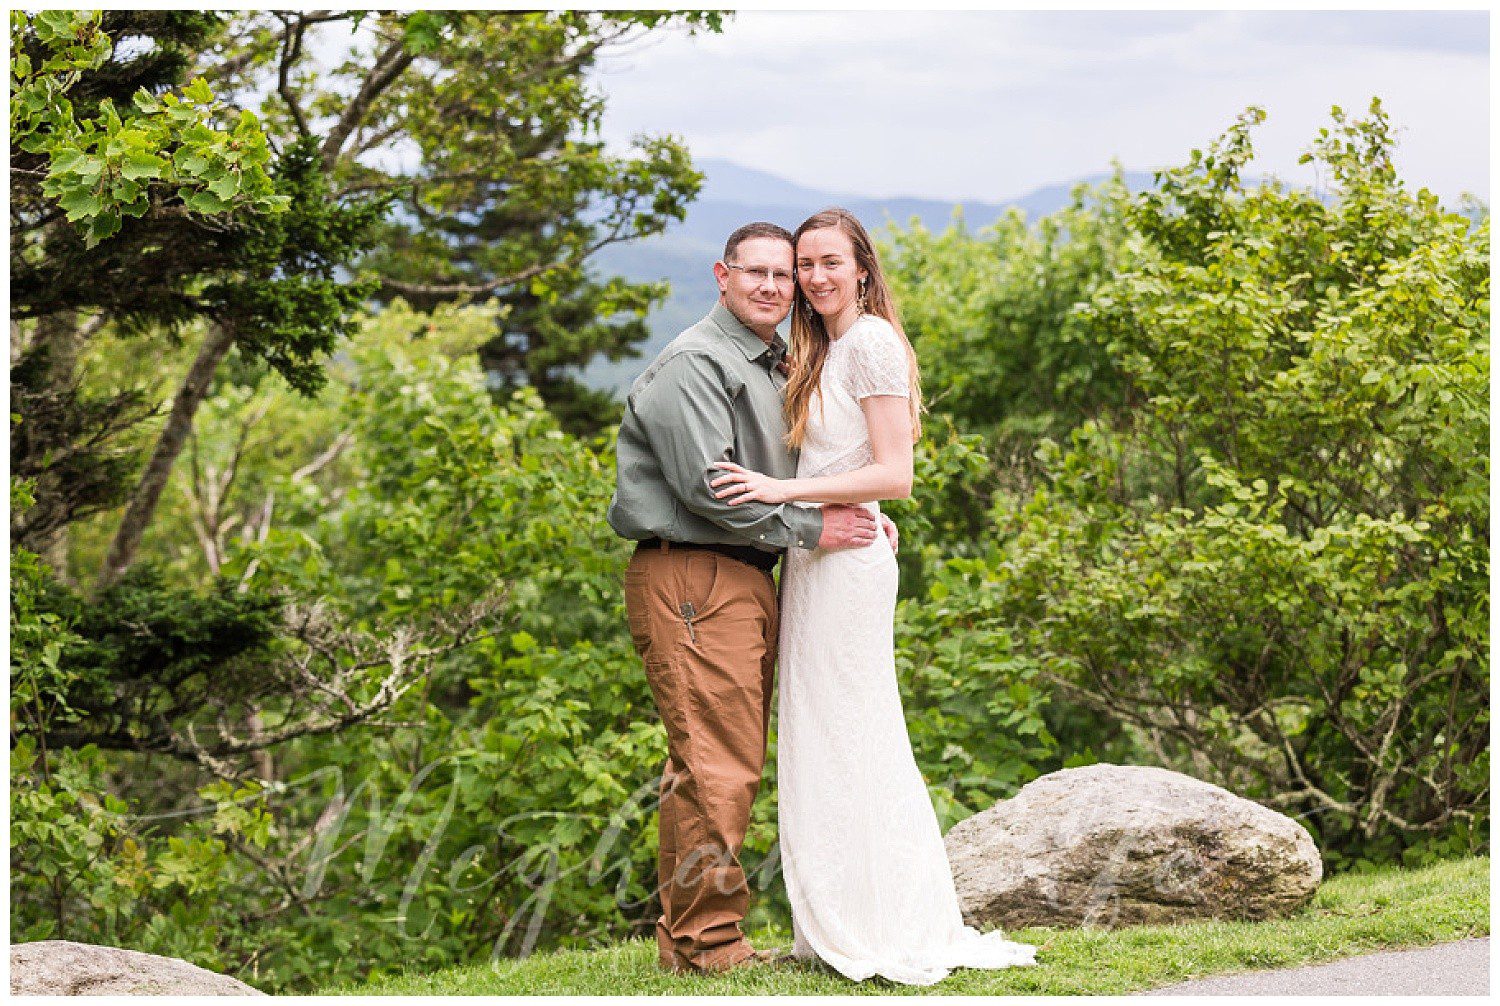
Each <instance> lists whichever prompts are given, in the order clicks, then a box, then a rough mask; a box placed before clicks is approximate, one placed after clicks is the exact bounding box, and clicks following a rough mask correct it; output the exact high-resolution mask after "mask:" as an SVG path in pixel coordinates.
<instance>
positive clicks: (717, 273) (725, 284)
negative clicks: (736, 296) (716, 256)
mask: <svg viewBox="0 0 1500 1006" xmlns="http://www.w3.org/2000/svg"><path fill="white" fill-rule="evenodd" d="M714 279H715V280H717V281H718V284H719V292H720V293H725V292H727V291H728V289H729V267H728V266H726V265H725V264H724V262H723V261H722V260H720V261H718V262H715V263H714Z"/></svg>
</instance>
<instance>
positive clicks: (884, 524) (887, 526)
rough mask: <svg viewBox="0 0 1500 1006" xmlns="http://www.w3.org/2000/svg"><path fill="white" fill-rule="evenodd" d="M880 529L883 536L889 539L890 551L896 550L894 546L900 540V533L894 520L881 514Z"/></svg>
mask: <svg viewBox="0 0 1500 1006" xmlns="http://www.w3.org/2000/svg"><path fill="white" fill-rule="evenodd" d="M880 529H881V530H882V531H884V532H885V536H886V537H887V538H889V539H890V540H891V551H892V552H894V551H896V546H897V545H898V544H899V543H900V541H901V534H900V532H899V531H897V530H896V522H895V521H893V520H891V519H890V518H889V517H887V516H886V515H885V514H881V515H880Z"/></svg>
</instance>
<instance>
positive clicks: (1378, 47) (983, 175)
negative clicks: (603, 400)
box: [597, 12, 1489, 200]
mask: <svg viewBox="0 0 1500 1006" xmlns="http://www.w3.org/2000/svg"><path fill="white" fill-rule="evenodd" d="M1487 38H1488V19H1487V15H1485V14H1482V13H1479V14H1474V13H1457V14H1454V13H1449V14H1418V13H1413V12H1327V13H1305V14H1303V13H1270V12H1267V13H1259V12H1206V13H1144V12H1143V13H1123V12H1068V13H1056V14H1040V13H1020V12H967V13H942V14H915V13H898V12H866V13H861V14H854V13H851V14H842V13H836V14H827V13H819V14H792V13H741V14H738V15H736V16H735V17H733V18H731V19H729V20H728V21H727V23H726V26H725V29H724V32H723V33H722V34H720V35H717V36H714V35H708V36H698V37H696V38H691V39H690V38H687V37H686V36H685V35H676V36H673V35H668V36H665V37H659V38H656V39H655V40H653V41H650V42H648V43H646V44H644V45H642V46H640V47H638V48H636V49H635V50H634V51H633V52H631V53H628V54H625V55H619V56H615V57H612V58H610V59H608V60H606V61H605V63H604V64H603V65H602V66H601V70H600V73H599V75H598V77H597V83H598V84H599V86H600V87H602V88H603V90H604V91H605V93H606V94H607V96H608V98H609V112H608V115H607V117H606V124H605V132H606V137H607V138H609V139H610V141H611V142H616V143H623V142H624V141H625V140H626V139H628V137H629V136H630V135H631V134H633V133H638V132H648V133H662V132H673V133H677V134H679V135H681V136H683V137H684V138H685V139H686V140H687V142H688V145H689V147H690V149H692V151H693V152H694V153H695V154H696V155H699V156H704V157H718V158H724V159H728V160H732V161H736V162H738V163H740V164H744V165H746V166H749V167H756V168H761V169H763V170H767V171H772V172H775V173H777V174H780V175H783V176H784V177H787V178H789V179H791V180H792V181H795V182H799V183H802V184H807V185H815V186H818V187H821V188H834V189H837V190H840V191H848V192H851V193H858V194H867V195H871V196H890V195H897V194H909V195H922V196H931V197H937V198H954V199H958V198H967V199H984V200H1002V199H1005V198H1008V197H1012V196H1016V195H1019V194H1022V193H1024V192H1027V191H1029V190H1031V189H1033V188H1036V187H1038V186H1041V185H1046V184H1051V183H1054V182H1060V181H1067V180H1070V179H1072V178H1076V177H1079V176H1082V175H1088V174H1093V173H1095V172H1098V171H1101V170H1107V168H1108V167H1109V164H1110V161H1111V159H1112V158H1118V159H1119V160H1120V161H1121V162H1122V163H1123V164H1124V165H1125V167H1126V168H1129V169H1146V168H1152V167H1159V166H1163V165H1167V164H1176V163H1180V162H1181V161H1182V160H1183V159H1184V158H1185V157H1186V155H1187V152H1188V150H1189V149H1191V148H1192V147H1201V146H1203V145H1204V144H1206V143H1208V142H1209V141H1211V140H1212V139H1213V138H1214V137H1215V136H1217V135H1218V134H1219V133H1221V132H1222V131H1223V130H1224V129H1225V128H1226V127H1228V126H1229V125H1230V124H1231V123H1232V122H1233V121H1234V118H1235V116H1236V115H1237V114H1238V113H1239V112H1240V111H1241V110H1243V109H1244V108H1245V106H1247V105H1250V104H1258V105H1261V106H1262V107H1264V108H1266V110H1267V112H1268V122H1267V123H1266V125H1265V126H1264V127H1262V129H1261V130H1260V131H1259V132H1258V133H1257V135H1256V141H1257V151H1258V152H1259V155H1260V156H1259V157H1258V158H1257V164H1256V170H1257V171H1258V172H1268V173H1275V174H1279V175H1281V176H1282V177H1284V178H1287V179H1289V180H1293V181H1302V182H1310V181H1311V180H1312V179H1311V177H1310V175H1309V174H1308V173H1307V170H1308V169H1305V168H1299V167H1298V166H1297V165H1296V160H1297V156H1298V155H1299V154H1300V153H1301V152H1302V151H1303V150H1304V149H1306V147H1307V146H1308V145H1309V144H1310V143H1311V141H1312V139H1313V137H1314V136H1315V135H1316V133H1317V130H1318V128H1319V127H1320V126H1324V125H1327V124H1328V121H1329V120H1328V115H1329V108H1330V106H1332V105H1334V104H1341V105H1343V106H1344V107H1345V108H1346V109H1347V110H1349V111H1351V112H1357V111H1362V110H1363V109H1364V108H1365V107H1367V105H1368V103H1369V100H1370V98H1371V97H1372V96H1374V95H1379V96H1380V97H1381V98H1382V99H1383V100H1384V102H1385V105H1386V108H1387V109H1388V111H1389V112H1390V114H1391V117H1392V119H1393V121H1394V122H1395V124H1396V125H1397V126H1399V127H1401V129H1402V133H1401V134H1400V135H1401V136H1402V139H1403V146H1402V149H1401V150H1400V151H1399V152H1398V166H1399V167H1400V168H1401V169H1402V171H1403V172H1404V173H1405V175H1406V177H1407V178H1408V179H1409V180H1411V181H1412V182H1413V183H1415V184H1417V185H1426V186H1428V187H1430V188H1432V189H1433V190H1434V191H1436V192H1438V193H1439V194H1440V195H1441V196H1443V197H1444V198H1445V199H1452V198H1453V197H1455V196H1457V195H1458V193H1459V192H1461V191H1465V190H1467V191H1473V192H1477V193H1479V194H1481V195H1482V196H1485V197H1487V196H1488V174H1489V169H1488V149H1489V137H1488V128H1489V104H1488V100H1489V99H1488V69H1489V67H1488V46H1487V41H1486V40H1487ZM1476 40H1477V41H1476Z"/></svg>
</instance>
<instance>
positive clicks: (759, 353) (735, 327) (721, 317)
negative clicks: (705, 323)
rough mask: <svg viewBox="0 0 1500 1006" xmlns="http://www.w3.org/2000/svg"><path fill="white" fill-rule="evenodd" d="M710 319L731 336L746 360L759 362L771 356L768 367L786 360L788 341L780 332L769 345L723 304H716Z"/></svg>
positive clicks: (730, 338)
mask: <svg viewBox="0 0 1500 1006" xmlns="http://www.w3.org/2000/svg"><path fill="white" fill-rule="evenodd" d="M708 317H709V320H710V321H712V322H713V323H714V324H715V325H717V326H718V327H719V330H720V331H721V332H723V333H724V334H725V335H727V336H729V341H730V342H732V343H734V344H735V345H736V346H738V347H739V349H740V352H742V353H744V354H745V359H747V360H752V361H758V360H760V359H761V358H762V357H766V356H767V354H769V359H767V360H766V363H767V365H768V366H775V365H776V364H778V363H780V362H782V361H783V360H784V359H785V358H786V340H784V339H782V337H781V333H780V332H778V333H776V334H775V335H774V336H772V337H771V343H770V345H767V344H766V342H765V340H763V339H762V338H761V337H760V336H758V335H756V334H755V333H754V332H752V331H750V329H748V328H746V327H745V323H744V322H742V321H740V320H739V319H738V318H736V317H735V316H734V313H733V312H731V311H730V310H729V308H727V307H725V306H724V305H723V304H722V303H717V304H715V305H714V309H713V310H712V311H710V312H709V313H708Z"/></svg>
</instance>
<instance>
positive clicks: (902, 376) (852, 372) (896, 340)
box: [848, 319, 911, 400]
mask: <svg viewBox="0 0 1500 1006" xmlns="http://www.w3.org/2000/svg"><path fill="white" fill-rule="evenodd" d="M848 334H849V335H853V336H855V341H854V342H852V343H850V345H849V370H848V375H849V378H848V379H849V390H850V391H851V392H852V393H853V394H854V397H855V399H856V400H858V399H861V398H868V397H870V396H871V395H898V396H900V397H901V398H909V397H910V396H911V388H910V379H911V378H910V371H909V369H908V365H907V359H906V346H905V345H904V344H903V342H902V340H901V336H899V335H898V334H896V330H895V329H894V328H892V327H891V325H890V323H889V322H886V321H884V320H880V319H877V320H876V321H871V322H867V323H866V324H865V325H864V326H863V330H862V331H860V332H850V333H848Z"/></svg>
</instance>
